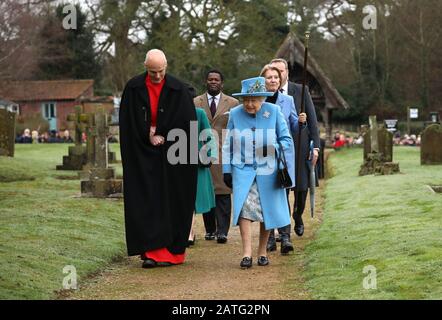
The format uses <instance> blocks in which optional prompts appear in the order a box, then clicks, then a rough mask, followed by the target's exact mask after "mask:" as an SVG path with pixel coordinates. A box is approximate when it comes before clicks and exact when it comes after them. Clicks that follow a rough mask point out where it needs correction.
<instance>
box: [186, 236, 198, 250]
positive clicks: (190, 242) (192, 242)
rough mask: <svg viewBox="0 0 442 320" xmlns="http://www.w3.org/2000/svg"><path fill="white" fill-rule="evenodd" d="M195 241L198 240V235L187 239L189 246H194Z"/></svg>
mask: <svg viewBox="0 0 442 320" xmlns="http://www.w3.org/2000/svg"><path fill="white" fill-rule="evenodd" d="M195 241H196V235H194V236H193V239H192V240H187V246H188V247H190V246H193V245H194V244H195Z"/></svg>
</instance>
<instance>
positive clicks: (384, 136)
mask: <svg viewBox="0 0 442 320" xmlns="http://www.w3.org/2000/svg"><path fill="white" fill-rule="evenodd" d="M376 126H377V125H376ZM376 131H377V143H376V145H377V150H374V149H373V146H372V136H373V134H374V131H372V130H368V131H367V132H365V133H364V134H363V138H364V160H368V155H369V154H370V153H373V152H374V151H376V152H377V153H381V154H382V155H383V157H384V161H385V162H392V161H393V133H391V132H390V131H388V130H387V129H386V128H384V127H380V128H379V127H377V129H376Z"/></svg>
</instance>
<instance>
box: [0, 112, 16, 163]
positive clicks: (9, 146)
mask: <svg viewBox="0 0 442 320" xmlns="http://www.w3.org/2000/svg"><path fill="white" fill-rule="evenodd" d="M14 150H15V112H10V111H7V110H5V109H0V156H8V157H13V156H14Z"/></svg>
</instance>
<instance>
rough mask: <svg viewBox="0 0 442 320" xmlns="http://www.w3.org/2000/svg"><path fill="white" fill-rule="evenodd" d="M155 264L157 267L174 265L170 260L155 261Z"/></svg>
mask: <svg viewBox="0 0 442 320" xmlns="http://www.w3.org/2000/svg"><path fill="white" fill-rule="evenodd" d="M157 266H158V267H170V266H174V264H173V263H171V262H157Z"/></svg>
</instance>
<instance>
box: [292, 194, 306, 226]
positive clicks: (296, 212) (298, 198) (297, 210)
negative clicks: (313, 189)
mask: <svg viewBox="0 0 442 320" xmlns="http://www.w3.org/2000/svg"><path fill="white" fill-rule="evenodd" d="M307 193H308V191H307V190H305V191H296V190H295V203H294V204H293V219H295V221H296V218H297V217H301V216H302V214H303V213H304V209H305V201H306V200H307Z"/></svg>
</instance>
